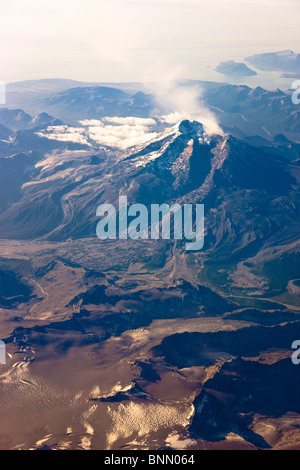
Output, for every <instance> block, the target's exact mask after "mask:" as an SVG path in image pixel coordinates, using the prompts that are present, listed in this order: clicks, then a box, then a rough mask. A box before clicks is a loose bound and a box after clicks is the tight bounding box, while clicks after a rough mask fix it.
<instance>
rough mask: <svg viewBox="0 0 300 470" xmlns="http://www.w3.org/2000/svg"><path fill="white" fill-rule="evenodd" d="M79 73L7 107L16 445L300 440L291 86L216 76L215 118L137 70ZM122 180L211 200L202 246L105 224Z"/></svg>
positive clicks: (10, 385) (0, 117) (9, 381)
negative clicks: (173, 105)
mask: <svg viewBox="0 0 300 470" xmlns="http://www.w3.org/2000/svg"><path fill="white" fill-rule="evenodd" d="M73 85H74V86H73ZM31 86H32V85H31V84H30V83H28V84H23V85H20V87H21V89H22V90H24V87H26V90H27V91H26V93H25V94H26V97H24V99H25V98H26V99H28V100H29V101H30V99H29V98H30V96H31V94H30V93H31V91H30V89H31ZM70 86H72V87H73V88H71V89H70V88H68V87H67V85H66V84H65V83H53V82H49V83H48V82H47V83H44V84H43V86H42V88H41V90H40V92H39V93H37V95H36V102H34V103H33V101H32V107H34V108H35V112H34V113H31V112H30V115H29V114H27V112H25V111H22V110H20V109H17V110H12V109H5V108H2V109H1V110H0V124H1V126H0V185H1V190H2V191H1V194H0V251H1V256H0V267H1V270H0V307H1V309H0V339H4V341H5V342H6V346H7V352H8V353H9V355H7V364H6V365H0V383H1V387H0V400H1V420H0V421H1V422H0V448H22V449H29V448H30V449H31V448H32V449H38V448H43V446H47V448H49V449H81V448H85V449H87V448H88V449H112V450H114V449H121V448H124V447H125V448H126V449H129V450H130V449H136V448H141V449H157V448H161V447H164V448H165V447H167V448H175V449H177V448H178V449H185V448H188V449H191V450H196V449H204V448H209V449H253V448H276V449H279V448H288V447H291V448H299V426H300V401H299V394H298V393H297V390H298V388H299V383H298V382H299V380H298V374H297V370H298V369H297V366H296V365H295V364H294V363H293V362H292V361H291V355H292V352H293V350H292V349H291V345H292V343H293V342H294V341H295V340H298V339H299V337H300V326H299V325H300V323H299V321H298V318H299V317H298V316H299V309H300V301H299V294H300V287H299V286H300V283H299V279H300V270H299V266H300V263H299V222H300V221H299V181H300V173H299V171H300V170H299V168H300V167H299V160H298V158H299V156H298V152H299V149H298V145H299V144H298V143H297V142H293V141H292V140H291V134H293V133H294V135H295V134H297V132H298V130H297V129H298V128H297V122H296V119H297V116H298V115H297V113H298V111H297V110H295V109H294V110H293V112H291V106H290V104H289V102H288V100H289V99H290V97H289V96H288V95H286V94H285V93H282V92H280V91H279V90H277V91H275V92H267V91H265V90H262V89H255V90H251V89H249V88H247V87H233V86H230V85H223V84H210V85H209V86H208V85H206V88H205V90H204V92H205V93H204V94H205V96H204V99H205V100H206V104H207V105H208V106H210V107H211V109H213V107H216V108H218V111H217V112H218V113H219V116H220V117H221V118H222V119H224V122H226V126H227V128H226V131H228V132H226V133H224V134H222V135H221V134H220V135H216V134H211V133H208V132H207V128H206V127H205V126H204V125H202V124H201V123H200V122H197V121H192V120H183V121H181V122H179V123H178V124H176V125H175V126H174V125H172V126H171V125H169V124H167V122H166V117H165V116H162V109H161V110H160V109H159V107H158V104H157V102H155V101H154V100H153V97H151V96H150V95H147V94H146V93H143V92H138V89H135V87H134V86H133V85H132V87H131V88H130V87H129V86H128V85H127V87H125V85H124V87H123V88H122V90H120V89H114V88H111V87H103V86H97V84H93V86H91V87H88V86H86V84H82V86H79V85H78V86H76V84H73V83H71V84H70ZM22 87H23V88H22ZM17 88H18V87H17V86H16V85H15V88H14V90H15V91H14V93H16V99H17V95H18V91H17ZM39 106H41V107H42V106H45V107H44V108H43V109H38V108H39ZM154 110H155V112H154ZM26 111H27V109H26ZM44 111H45V112H44ZM294 111H295V112H294ZM48 112H49V114H47V113H48ZM163 112H164V113H165V110H164V111H163ZM32 116H36V117H32ZM52 116H55V117H52ZM149 116H150V117H151V119H149ZM242 116H243V117H242ZM110 117H112V118H114V119H113V120H109V118H110ZM146 117H147V118H148V119H143V118H146ZM65 118H67V119H65ZM102 118H103V119H102ZM115 118H116V119H115ZM124 118H125V119H124ZM141 118H142V119H141ZM60 119H62V121H63V122H62V121H60ZM101 119H102V120H101ZM105 119H106V120H105ZM276 119H277V123H276V125H275V124H274V122H275V120H276ZM77 120H80V121H82V122H83V121H84V120H92V121H91V122H89V121H88V122H87V124H86V123H82V122H81V123H78V122H76V121H77ZM264 120H265V121H266V129H267V130H268V129H272V131H271V132H270V135H269V134H268V133H267V132H266V130H263V129H262V124H261V123H262V122H263V121H264ZM242 122H243V124H241V123H242ZM66 123H67V124H66ZM70 123H72V125H69V124H70ZM283 123H285V124H284V125H286V129H287V130H284V128H283V127H282V124H283ZM273 124H274V125H273ZM280 126H281V127H282V131H281V132H279V131H278V129H277V127H280ZM275 128H276V129H275ZM232 129H233V131H232ZM253 130H254V131H255V132H253ZM257 130H259V131H260V132H257ZM108 131H109V133H110V134H109V136H110V137H111V140H110V141H109V142H111V146H109V145H108V141H107V140H103V139H104V137H105V138H106V139H107V132H108ZM244 131H247V132H244ZM266 134H267V137H266ZM275 134H277V136H276V138H275V139H274V140H273V138H272V136H274V135H275ZM137 136H138V138H139V139H137V140H134V139H136V137H137ZM129 137H130V139H133V140H130V139H129ZM97 138H98V140H97ZM101 139H102V140H101ZM126 139H129V142H130V143H129V144H127V140H126ZM295 140H297V139H295ZM133 141H134V144H133V143H132V142H133ZM104 142H105V143H104ZM116 142H117V143H118V145H117V144H116ZM124 142H125V143H126V145H125V144H124ZM120 195H126V196H127V198H128V203H129V204H133V203H142V204H145V205H146V207H147V208H148V211H149V213H150V205H151V204H153V203H156V204H162V203H166V204H170V205H171V204H174V203H178V204H180V205H183V204H196V203H198V204H204V207H205V241H204V247H203V249H202V250H201V251H199V252H187V251H186V250H185V243H184V241H182V240H174V239H172V237H171V239H170V240H162V239H159V240H151V239H148V240H144V239H139V240H131V239H127V240H119V239H117V240H102V241H101V240H99V239H98V238H97V237H96V225H97V223H98V221H99V218H98V217H96V209H97V207H98V206H99V205H100V204H102V203H110V204H113V205H114V206H115V207H116V209H118V205H119V196H120ZM149 223H150V222H149ZM172 223H173V221H172ZM172 223H171V225H172ZM171 228H172V229H173V227H171Z"/></svg>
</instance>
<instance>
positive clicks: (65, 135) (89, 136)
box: [37, 116, 157, 149]
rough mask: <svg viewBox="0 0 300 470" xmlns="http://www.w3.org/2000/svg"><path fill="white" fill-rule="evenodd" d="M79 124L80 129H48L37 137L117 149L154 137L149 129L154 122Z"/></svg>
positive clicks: (115, 119) (114, 119)
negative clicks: (92, 143) (93, 143)
mask: <svg viewBox="0 0 300 470" xmlns="http://www.w3.org/2000/svg"><path fill="white" fill-rule="evenodd" d="M107 122H108V123H109V124H106V123H107ZM79 123H80V124H81V126H82V127H68V126H65V125H64V126H50V127H48V128H47V130H46V131H42V132H38V133H37V134H38V135H39V136H41V137H46V138H48V139H52V140H59V141H61V142H75V143H81V144H86V145H91V143H90V142H89V141H91V140H92V141H93V142H95V144H98V145H107V146H109V147H115V148H120V149H127V148H129V147H132V146H134V145H139V144H142V143H145V142H147V141H149V140H151V139H153V138H155V137H156V136H157V133H156V132H152V131H151V129H150V128H151V126H154V125H155V124H156V121H155V120H154V119H150V118H138V117H134V116H132V117H104V118H103V119H102V120H98V119H85V120H82V121H79Z"/></svg>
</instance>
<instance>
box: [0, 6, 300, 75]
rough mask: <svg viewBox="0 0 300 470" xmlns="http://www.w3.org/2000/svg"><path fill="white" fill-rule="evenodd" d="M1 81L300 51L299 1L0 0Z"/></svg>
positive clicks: (181, 69)
mask: <svg viewBox="0 0 300 470" xmlns="http://www.w3.org/2000/svg"><path fill="white" fill-rule="evenodd" d="M0 14H1V27H0V54H1V75H0V80H3V81H6V82H9V81H18V80H25V79H36V78H46V77H61V78H72V79H75V80H85V81H115V82H117V81H140V80H143V81H145V80H147V81H149V80H157V79H159V78H160V75H164V74H166V73H170V74H174V75H176V76H181V77H186V78H199V79H201V78H205V70H207V67H208V66H211V67H214V66H215V65H217V63H218V62H219V61H220V60H226V59H243V58H244V57H246V56H247V55H251V54H255V53H258V52H271V51H277V50H283V49H292V50H294V51H295V52H300V47H299V39H300V38H299V24H300V0H260V1H259V0H231V1H230V0H229V1H228V0H184V1H181V0H80V1H79V0H51V1H50V0H49V1H46V0H45V1H41V0H0Z"/></svg>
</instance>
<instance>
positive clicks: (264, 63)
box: [245, 49, 300, 73]
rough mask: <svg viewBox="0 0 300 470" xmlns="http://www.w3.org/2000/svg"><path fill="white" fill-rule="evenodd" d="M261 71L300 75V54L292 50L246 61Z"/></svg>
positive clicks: (247, 58) (259, 55)
mask: <svg viewBox="0 0 300 470" xmlns="http://www.w3.org/2000/svg"><path fill="white" fill-rule="evenodd" d="M245 60H246V61H247V62H248V63H249V64H251V65H253V66H254V67H256V68H258V69H260V70H280V71H282V72H293V73H300V54H296V53H295V52H293V51H291V50H289V49H288V50H285V51H279V52H267V53H264V54H255V55H252V56H249V57H246V59H245Z"/></svg>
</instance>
